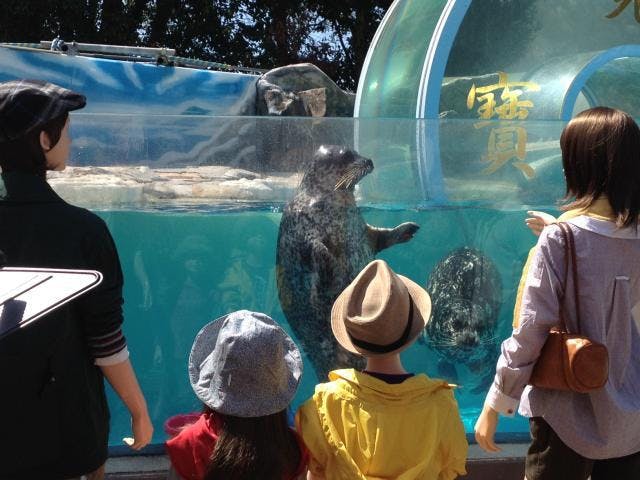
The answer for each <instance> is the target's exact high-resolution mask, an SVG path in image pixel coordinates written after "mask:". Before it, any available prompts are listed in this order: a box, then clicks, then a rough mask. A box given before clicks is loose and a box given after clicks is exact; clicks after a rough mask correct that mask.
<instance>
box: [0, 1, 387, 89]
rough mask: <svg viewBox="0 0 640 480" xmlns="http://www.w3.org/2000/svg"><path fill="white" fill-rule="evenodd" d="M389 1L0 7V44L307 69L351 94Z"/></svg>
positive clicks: (34, 3)
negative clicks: (152, 49)
mask: <svg viewBox="0 0 640 480" xmlns="http://www.w3.org/2000/svg"><path fill="white" fill-rule="evenodd" d="M391 2H392V0H2V3H3V5H2V9H0V41H3V42H39V41H40V40H52V39H53V38H55V37H56V36H58V35H59V36H60V37H61V38H62V39H64V40H65V41H67V42H69V41H71V40H76V41H78V42H83V43H105V44H112V45H136V46H164V47H168V48H175V49H176V51H177V54H178V55H180V56H184V57H192V58H199V59H202V60H212V61H216V62H221V63H227V64H231V65H238V66H247V67H254V68H264V69H269V68H274V67H278V66H283V65H287V64H293V63H301V62H310V63H313V64H315V65H317V66H318V67H320V68H321V69H322V70H323V71H324V72H326V73H327V75H329V76H330V77H332V78H333V80H334V81H336V82H337V83H338V84H339V85H340V86H341V87H343V88H346V89H350V90H355V88H356V87H357V81H358V76H359V74H360V69H361V68H362V63H363V62H364V58H365V55H366V53H367V49H368V47H369V43H370V42H371V39H372V38H373V35H374V33H375V31H376V28H377V27H378V24H379V23H380V21H381V20H382V17H383V16H384V13H385V11H386V10H387V8H388V7H389V6H390V5H391Z"/></svg>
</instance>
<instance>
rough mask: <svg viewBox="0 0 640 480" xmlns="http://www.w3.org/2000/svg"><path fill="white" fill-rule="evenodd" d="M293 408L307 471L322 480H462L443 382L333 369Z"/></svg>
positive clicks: (457, 429) (460, 433) (461, 445)
mask: <svg viewBox="0 0 640 480" xmlns="http://www.w3.org/2000/svg"><path fill="white" fill-rule="evenodd" d="M329 380H331V381H330V382H328V383H321V384H319V385H317V386H316V389H315V393H314V395H313V397H311V398H310V399H309V400H307V401H306V402H305V403H304V404H303V405H302V406H301V407H300V409H299V410H298V414H297V416H296V424H297V427H298V431H299V432H300V434H301V435H302V438H303V440H304V442H305V444H306V446H307V448H308V449H309V453H310V457H311V458H310V461H309V468H310V470H311V472H312V473H314V474H316V475H319V476H324V478H325V479H326V480H343V479H344V480H382V479H385V480H387V479H388V480H390V479H396V480H414V479H424V480H440V479H442V480H448V479H453V478H456V477H457V476H458V475H464V474H465V473H466V470H465V461H466V457H467V447H468V445H467V439H466V436H465V432H464V426H463V425H462V421H461V420H460V414H459V412H458V404H457V403H456V400H455V398H454V396H453V391H452V389H451V387H450V386H449V385H448V384H447V383H446V382H445V381H444V380H435V379H430V378H429V377H427V376H426V375H424V374H420V375H416V376H414V377H410V378H408V379H406V380H405V381H403V382H402V383H399V384H388V383H386V382H384V381H382V380H379V379H377V378H375V377H372V376H371V375H367V374H366V373H360V372H357V371H355V370H353V369H348V370H347V369H345V370H334V371H333V372H331V373H330V374H329Z"/></svg>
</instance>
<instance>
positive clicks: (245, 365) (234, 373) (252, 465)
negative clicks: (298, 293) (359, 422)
mask: <svg viewBox="0 0 640 480" xmlns="http://www.w3.org/2000/svg"><path fill="white" fill-rule="evenodd" d="M301 377H302V359H301V356H300V351H299V350H298V347H297V346H296V345H295V343H294V342H293V340H291V338H290V337H289V336H288V335H287V334H286V332H285V331H284V330H283V329H282V328H281V327H280V326H279V325H278V324H277V323H276V322H274V321H273V320H272V319H271V318H270V317H268V316H267V315H265V314H263V313H257V312H250V311H247V310H240V311H237V312H233V313H230V314H228V315H225V316H223V317H220V318H218V319H216V320H214V321H212V322H210V323H208V324H207V325H205V326H204V327H203V328H202V330H200V332H199V333H198V334H197V335H196V338H195V340H194V342H193V346H192V347H191V354H190V356H189V380H190V382H191V387H192V388H193V391H194V392H195V394H196V396H197V397H198V398H199V399H200V400H201V401H202V403H203V404H204V405H205V408H204V412H203V413H202V415H200V417H199V418H198V419H197V421H196V422H195V423H193V424H191V425H189V426H187V427H186V428H184V429H183V430H182V431H181V432H180V433H179V434H178V435H177V436H175V437H174V438H172V439H170V440H168V441H167V443H166V447H167V452H168V454H169V457H170V459H171V464H172V473H171V475H172V477H170V478H182V479H186V480H190V479H207V480H210V479H249V478H256V479H258V478H260V479H274V480H282V479H286V480H288V479H298V478H304V475H305V474H306V470H307V469H306V465H307V452H306V449H305V448H304V444H303V443H302V441H301V440H300V439H299V437H298V435H297V434H296V433H295V432H294V431H293V430H292V429H290V428H289V426H288V422H287V407H288V406H289V403H290V402H291V400H292V399H293V397H294V395H295V393H296V390H297V389H298V384H299V382H300V379H301Z"/></svg>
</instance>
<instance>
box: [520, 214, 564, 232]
mask: <svg viewBox="0 0 640 480" xmlns="http://www.w3.org/2000/svg"><path fill="white" fill-rule="evenodd" d="M527 215H529V216H528V217H527V219H526V220H525V221H524V223H526V224H527V227H529V228H530V229H531V233H533V234H534V235H535V236H536V237H537V236H540V233H542V229H543V228H544V227H546V226H547V225H551V224H552V223H556V221H557V219H556V217H554V216H553V215H549V214H548V213H544V212H539V211H537V210H529V211H528V212H527Z"/></svg>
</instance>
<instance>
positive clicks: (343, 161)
mask: <svg viewBox="0 0 640 480" xmlns="http://www.w3.org/2000/svg"><path fill="white" fill-rule="evenodd" d="M372 170H373V162H372V161H371V160H370V159H368V158H365V157H362V156H360V155H359V154H358V153H357V152H355V151H353V150H349V149H348V148H346V147H341V146H321V147H320V148H319V149H318V150H317V151H316V153H315V154H314V155H313V157H312V159H311V161H310V163H309V166H308V167H307V169H306V171H305V173H304V176H303V178H302V180H301V182H300V186H299V187H298V190H297V191H296V194H295V195H294V197H293V199H292V200H291V201H290V202H289V203H288V204H287V205H286V206H285V208H284V210H283V214H282V219H281V220H280V229H279V232H278V244H277V252H276V276H277V284H278V295H279V298H280V305H281V306H282V310H283V312H284V314H285V316H286V318H287V321H288V322H289V325H290V326H291V329H292V330H293V332H294V334H295V335H296V338H297V340H298V342H299V343H300V344H301V346H302V347H303V349H304V351H305V352H306V354H307V355H308V356H309V357H310V359H311V362H312V364H313V367H314V369H315V371H316V373H317V374H318V378H319V379H320V380H321V381H323V380H324V379H325V378H326V375H327V373H328V372H329V371H330V370H332V369H334V368H336V367H338V366H340V367H345V366H347V365H354V362H355V360H354V358H351V354H349V353H347V352H346V350H343V349H342V347H340V346H339V345H338V343H337V342H336V341H335V340H334V338H333V334H332V333H331V327H330V317H331V307H332V305H333V302H334V301H335V299H336V298H337V297H338V295H339V294H340V293H341V292H342V290H344V289H345V287H347V285H349V283H350V282H351V281H352V280H353V279H354V278H355V277H356V276H357V274H358V273H359V272H360V270H362V269H363V268H364V267H365V266H366V265H367V264H368V263H369V262H370V261H372V260H373V259H374V257H375V255H376V254H377V253H378V252H380V251H381V250H384V249H385V248H389V247H391V246H392V245H395V244H396V243H403V242H407V241H409V240H410V239H411V238H413V236H414V234H415V233H416V232H417V231H418V229H419V228H420V227H419V226H418V225H417V224H415V223H412V222H406V223H402V224H400V225H398V226H397V227H395V228H376V227H373V226H371V225H368V224H367V223H366V222H365V221H364V219H363V218H362V215H361V214H360V210H359V209H358V207H357V205H356V201H355V197H354V187H355V185H356V184H357V183H358V182H359V181H360V180H361V179H362V178H363V177H364V176H366V175H367V174H369V173H370V172H371V171H372Z"/></svg>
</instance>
